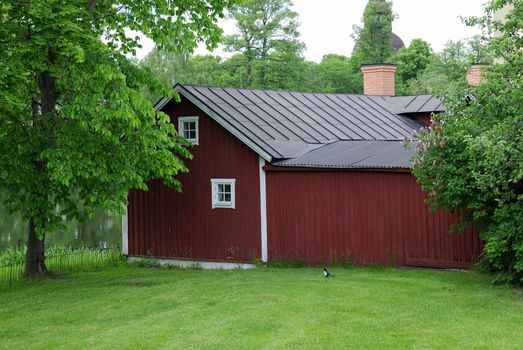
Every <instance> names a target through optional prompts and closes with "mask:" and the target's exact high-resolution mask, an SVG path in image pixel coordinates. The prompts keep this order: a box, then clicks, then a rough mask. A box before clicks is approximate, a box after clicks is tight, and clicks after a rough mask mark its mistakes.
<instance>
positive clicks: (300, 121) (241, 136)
mask: <svg viewBox="0 0 523 350" xmlns="http://www.w3.org/2000/svg"><path fill="white" fill-rule="evenodd" d="M363 70H364V77H365V91H366V94H365V95H344V94H325V93H301V92H287V91H267V90H252V89H233V88H219V87H203V86H188V85H177V86H176V87H175V90H176V91H178V92H179V94H180V97H181V102H176V101H174V100H172V99H163V100H161V101H160V102H159V103H158V104H157V106H156V108H157V109H158V110H161V111H163V112H165V113H167V114H168V115H169V116H170V117H171V120H172V122H173V123H174V125H175V126H176V127H177V130H178V132H179V133H180V134H181V135H182V136H184V137H185V138H186V139H187V140H188V141H190V142H191V143H192V144H193V146H192V147H191V148H190V151H191V152H192V154H193V155H194V159H192V160H190V161H187V166H188V168H189V169H190V172H189V173H187V174H182V175H180V180H181V182H182V184H183V192H182V193H178V192H176V191H174V190H172V189H170V188H167V187H165V186H163V184H161V183H160V182H157V181H152V182H151V183H150V186H149V191H148V192H143V191H138V190H133V191H131V193H130V195H129V206H128V211H127V216H126V217H124V225H123V242H124V251H125V253H126V254H128V255H129V256H131V257H143V256H155V257H159V258H165V259H173V261H175V260H178V261H179V262H180V261H186V260H189V261H200V262H212V263H214V264H211V265H209V266H227V265H220V264H216V263H223V262H228V263H231V262H234V263H252V262H254V261H257V260H262V261H264V262H271V261H303V262H306V263H310V264H325V263H329V262H333V261H347V260H349V261H352V262H354V263H361V264H369V263H373V264H380V265H388V264H394V265H400V266H404V265H407V266H430V267H445V268H465V267H468V266H469V265H470V264H471V263H473V262H475V261H476V259H477V257H478V255H479V254H480V252H481V242H480V240H479V238H478V234H477V232H475V231H473V230H467V232H465V233H464V234H455V233H453V234H450V233H449V227H450V225H451V224H453V223H455V222H456V218H455V217H454V216H452V215H450V214H449V213H446V212H443V211H438V212H435V213H432V212H431V211H430V210H429V208H428V207H427V205H426V204H425V202H424V200H425V198H426V196H425V194H424V193H423V192H422V191H421V189H420V187H419V185H418V184H417V183H416V180H415V178H414V176H413V175H412V174H411V172H410V170H409V168H410V162H409V159H410V158H411V157H412V155H413V152H414V151H413V150H408V149H405V148H404V147H403V145H402V139H403V138H404V136H405V135H410V134H411V133H412V132H413V131H415V130H418V129H420V128H422V127H424V126H425V125H426V123H428V121H429V120H430V115H431V113H437V112H440V111H442V110H443V108H442V106H441V104H440V101H439V100H437V99H435V98H433V97H432V96H429V95H422V96H401V97H396V96H394V85H393V84H394V79H393V77H394V67H392V66H387V65H380V66H366V67H364V68H363ZM391 75H392V78H391Z"/></svg>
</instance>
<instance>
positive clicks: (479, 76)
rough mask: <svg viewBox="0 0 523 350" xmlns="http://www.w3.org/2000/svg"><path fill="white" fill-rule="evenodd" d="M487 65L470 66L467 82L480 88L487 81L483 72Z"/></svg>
mask: <svg viewBox="0 0 523 350" xmlns="http://www.w3.org/2000/svg"><path fill="white" fill-rule="evenodd" d="M485 66H487V64H482V63H476V64H473V65H472V66H470V68H469V71H468V73H467V81H468V83H469V84H470V85H472V86H478V85H480V84H481V83H483V82H484V81H485V77H484V76H483V72H482V71H481V70H482V69H483V68H484V67H485Z"/></svg>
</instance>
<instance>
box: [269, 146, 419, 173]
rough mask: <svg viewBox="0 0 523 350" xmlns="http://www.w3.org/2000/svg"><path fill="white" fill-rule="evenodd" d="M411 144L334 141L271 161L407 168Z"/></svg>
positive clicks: (328, 166) (308, 164) (280, 164)
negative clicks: (407, 145) (283, 158)
mask: <svg viewBox="0 0 523 350" xmlns="http://www.w3.org/2000/svg"><path fill="white" fill-rule="evenodd" d="M414 148H415V146H412V145H411V146H410V147H409V148H405V147H404V146H403V142H402V141H336V142H333V143H330V144H328V145H325V146H323V147H320V148H317V149H315V150H313V151H310V152H308V153H306V154H304V155H302V156H299V157H296V158H292V159H287V160H283V161H279V162H276V163H274V165H277V166H292V167H314V168H355V169H363V168H365V169H369V168H371V169H375V168H395V169H397V168H401V169H407V168H410V159H411V158H412V156H413V155H414V154H415V149H414Z"/></svg>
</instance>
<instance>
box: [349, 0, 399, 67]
mask: <svg viewBox="0 0 523 350" xmlns="http://www.w3.org/2000/svg"><path fill="white" fill-rule="evenodd" d="M393 20H394V14H393V13H392V1H386V0H370V1H369V3H368V4H367V6H366V7H365V11H364V12H363V27H358V26H354V28H353V30H354V33H353V38H354V41H355V42H356V45H357V47H356V49H355V52H354V53H353V55H357V56H359V57H360V60H361V63H363V64H376V63H388V62H389V60H390V57H391V56H392V54H393V49H392V21H393Z"/></svg>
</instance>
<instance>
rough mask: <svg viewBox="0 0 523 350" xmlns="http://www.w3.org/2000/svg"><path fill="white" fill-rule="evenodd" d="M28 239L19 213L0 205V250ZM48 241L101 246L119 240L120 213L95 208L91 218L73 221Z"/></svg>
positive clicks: (118, 242) (51, 242)
mask: <svg viewBox="0 0 523 350" xmlns="http://www.w3.org/2000/svg"><path fill="white" fill-rule="evenodd" d="M26 241H27V222H23V221H22V220H21V217H20V215H17V214H9V213H8V212H7V211H6V210H5V208H3V207H1V206H0V252H2V251H4V250H5V249H7V248H9V247H20V246H24V245H25V243H26ZM46 244H47V245H57V244H58V245H68V246H72V247H80V246H84V247H103V246H104V245H106V244H118V245H120V246H121V244H122V219H121V216H120V215H116V214H111V213H107V212H105V211H103V210H97V211H96V213H95V215H94V216H93V218H92V219H86V220H85V221H84V222H83V223H80V222H77V221H73V222H69V223H68V224H67V227H66V229H65V230H63V231H60V232H56V233H53V234H52V235H49V236H48V237H46Z"/></svg>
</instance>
